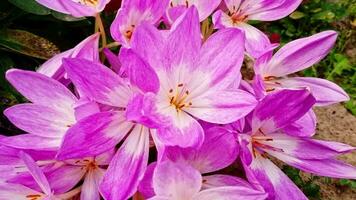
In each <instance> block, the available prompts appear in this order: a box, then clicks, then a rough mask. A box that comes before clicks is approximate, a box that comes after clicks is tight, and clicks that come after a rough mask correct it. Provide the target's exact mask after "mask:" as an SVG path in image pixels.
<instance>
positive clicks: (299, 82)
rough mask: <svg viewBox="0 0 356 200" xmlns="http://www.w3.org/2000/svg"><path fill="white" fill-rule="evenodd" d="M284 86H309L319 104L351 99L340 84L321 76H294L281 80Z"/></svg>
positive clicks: (323, 104) (324, 104)
mask: <svg viewBox="0 0 356 200" xmlns="http://www.w3.org/2000/svg"><path fill="white" fill-rule="evenodd" d="M280 83H281V84H282V86H283V87H289V88H293V87H294V88H298V87H307V88H309V89H310V91H311V93H312V94H313V96H314V97H315V99H316V104H315V105H317V106H326V105H330V104H333V103H338V102H343V101H348V100H350V97H349V95H347V93H346V92H345V91H344V90H343V89H342V88H341V87H340V86H338V85H336V84H335V83H333V82H330V81H328V80H325V79H321V78H307V77H294V78H284V79H281V80H280Z"/></svg>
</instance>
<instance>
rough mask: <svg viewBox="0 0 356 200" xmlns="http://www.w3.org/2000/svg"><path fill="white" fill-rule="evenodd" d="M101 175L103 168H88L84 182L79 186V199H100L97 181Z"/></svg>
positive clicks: (98, 181)
mask: <svg viewBox="0 0 356 200" xmlns="http://www.w3.org/2000/svg"><path fill="white" fill-rule="evenodd" d="M103 176H104V170H103V169H100V168H97V169H94V170H89V171H88V172H87V174H86V176H85V179H84V183H83V186H82V188H81V193H80V199H83V200H84V199H85V200H100V194H99V183H100V181H101V179H102V177H103Z"/></svg>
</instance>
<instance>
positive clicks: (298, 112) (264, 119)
mask: <svg viewBox="0 0 356 200" xmlns="http://www.w3.org/2000/svg"><path fill="white" fill-rule="evenodd" d="M314 103H315V99H314V97H313V96H312V95H311V93H310V92H309V91H308V90H287V89H285V90H280V91H276V92H273V93H270V94H269V95H267V96H266V97H265V98H263V99H262V101H261V102H260V103H259V104H258V105H257V107H256V109H255V111H254V117H253V121H252V127H253V130H252V132H254V133H256V132H257V130H258V129H260V131H262V132H263V133H272V132H273V131H275V130H277V129H279V128H283V127H284V126H286V125H288V124H290V123H292V122H295V121H296V120H298V119H300V118H301V117H302V116H303V115H305V114H306V113H307V112H308V111H309V109H310V108H311V107H312V106H313V105H314Z"/></svg>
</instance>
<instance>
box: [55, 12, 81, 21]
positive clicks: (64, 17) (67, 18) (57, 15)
mask: <svg viewBox="0 0 356 200" xmlns="http://www.w3.org/2000/svg"><path fill="white" fill-rule="evenodd" d="M51 14H52V16H53V17H54V18H56V19H59V20H62V21H67V22H75V21H81V20H84V19H85V17H79V18H76V17H73V16H71V15H67V14H63V13H60V12H56V11H53V10H52V12H51Z"/></svg>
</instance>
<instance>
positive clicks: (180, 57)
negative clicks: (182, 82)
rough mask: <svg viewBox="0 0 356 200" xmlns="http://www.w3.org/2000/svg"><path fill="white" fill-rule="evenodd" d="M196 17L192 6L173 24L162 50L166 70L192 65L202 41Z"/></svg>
mask: <svg viewBox="0 0 356 200" xmlns="http://www.w3.org/2000/svg"><path fill="white" fill-rule="evenodd" d="M198 17H199V16H198V11H197V9H196V8H195V7H194V6H192V7H190V8H189V9H187V11H186V12H185V13H184V14H183V15H182V16H180V17H179V18H178V19H177V21H176V22H175V23H174V24H173V26H172V28H171V30H170V34H169V36H168V38H167V41H168V42H167V46H166V48H165V50H164V54H165V55H164V56H165V59H167V61H166V62H167V63H166V64H167V65H168V66H166V67H168V69H170V70H172V69H174V68H177V67H178V66H188V67H190V66H192V65H193V62H194V60H195V59H196V56H197V55H198V52H199V49H200V46H201V41H202V39H201V36H200V26H199V19H198ZM161 56H162V55H161Z"/></svg>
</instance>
